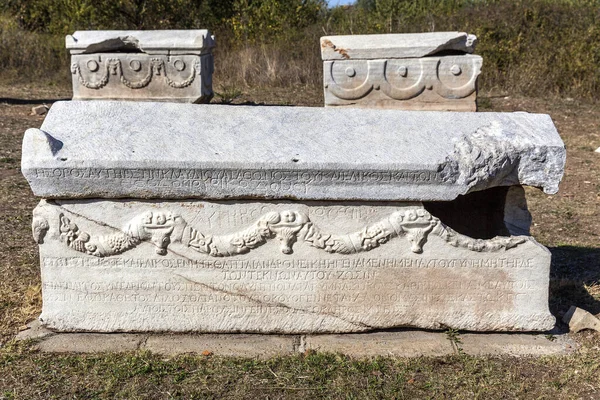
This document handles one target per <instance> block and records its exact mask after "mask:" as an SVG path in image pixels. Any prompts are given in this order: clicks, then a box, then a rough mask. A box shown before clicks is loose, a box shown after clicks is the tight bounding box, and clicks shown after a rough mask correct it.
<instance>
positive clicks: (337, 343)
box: [303, 331, 454, 357]
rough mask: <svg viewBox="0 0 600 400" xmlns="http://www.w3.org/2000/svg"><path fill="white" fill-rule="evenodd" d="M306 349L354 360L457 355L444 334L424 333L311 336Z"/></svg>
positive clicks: (305, 344)
mask: <svg viewBox="0 0 600 400" xmlns="http://www.w3.org/2000/svg"><path fill="white" fill-rule="evenodd" d="M303 349H304V350H314V351H326V352H333V353H342V354H346V355H349V356H353V357H375V356H394V357H441V356H447V355H451V354H453V353H454V350H453V349H452V345H451V343H450V341H449V340H448V339H447V338H446V336H445V335H444V334H443V333H434V332H423V331H399V332H373V333H354V334H352V333H351V334H338V335H309V336H306V338H305V339H304V344H303Z"/></svg>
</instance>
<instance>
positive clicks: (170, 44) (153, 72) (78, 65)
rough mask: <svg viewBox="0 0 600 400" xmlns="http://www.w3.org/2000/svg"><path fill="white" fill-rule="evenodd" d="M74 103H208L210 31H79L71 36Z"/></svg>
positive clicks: (210, 63) (210, 84)
mask: <svg viewBox="0 0 600 400" xmlns="http://www.w3.org/2000/svg"><path fill="white" fill-rule="evenodd" d="M66 41H67V49H69V50H70V52H71V74H72V81H73V99H76V100H90V99H103V100H107V99H117V100H119V99H120V100H136V101H169V102H185V103H206V102H208V101H210V99H211V98H212V96H213V91H212V73H213V70H214V66H213V56H212V54H211V52H212V48H213V47H214V38H213V37H212V36H211V35H210V33H209V32H208V31H206V30H191V31H79V32H75V33H74V34H73V35H72V36H71V35H69V36H67V39H66Z"/></svg>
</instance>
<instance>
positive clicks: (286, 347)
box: [37, 331, 577, 358]
mask: <svg viewBox="0 0 600 400" xmlns="http://www.w3.org/2000/svg"><path fill="white" fill-rule="evenodd" d="M549 338H550V337H546V336H544V335H532V334H486V333H478V334H459V335H458V339H459V340H460V341H461V343H458V344H457V346H458V347H459V348H460V350H458V347H456V346H455V345H453V344H452V342H451V341H450V340H449V338H448V336H447V334H446V333H445V332H426V331H391V332H372V333H360V334H343V335H340V334H338V335H307V336H304V335H302V336H300V335H286V336H275V335H258V334H254V335H248V334H235V333H233V334H222V335H215V334H171V335H166V334H149V335H140V334H96V333H80V334H70V333H57V334H55V336H54V337H52V338H49V337H43V338H40V339H39V342H38V344H37V348H38V349H39V350H40V351H43V352H50V353H53V352H61V353H64V352H73V353H93V352H124V351H135V350H138V349H139V350H145V351H151V352H152V353H157V354H162V355H165V356H175V355H178V354H190V353H191V354H196V355H214V356H217V357H249V358H269V357H278V356H286V355H293V354H298V353H305V352H307V351H317V352H332V353H342V354H345V355H348V356H351V357H357V358H369V357H377V356H391V357H407V358H410V357H443V356H447V355H450V354H453V353H457V352H458V351H461V352H463V353H466V354H470V355H474V356H546V355H565V354H569V353H571V352H573V351H575V350H577V344H576V343H575V341H573V340H572V339H571V338H569V337H568V336H566V335H561V336H553V337H551V339H549Z"/></svg>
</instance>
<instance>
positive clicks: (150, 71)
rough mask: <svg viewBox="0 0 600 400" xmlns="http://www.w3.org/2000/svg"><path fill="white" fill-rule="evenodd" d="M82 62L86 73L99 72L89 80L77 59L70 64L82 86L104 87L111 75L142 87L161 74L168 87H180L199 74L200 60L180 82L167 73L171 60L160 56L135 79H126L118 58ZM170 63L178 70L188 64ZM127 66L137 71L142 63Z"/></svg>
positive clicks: (187, 84)
mask: <svg viewBox="0 0 600 400" xmlns="http://www.w3.org/2000/svg"><path fill="white" fill-rule="evenodd" d="M82 62H83V63H84V64H85V69H86V70H87V71H89V72H87V74H99V76H100V77H99V78H98V79H97V80H95V81H91V80H90V79H88V78H86V77H84V74H83V73H82V67H81V65H80V62H78V61H76V62H73V63H72V64H71V73H72V74H73V75H76V76H77V79H78V81H79V83H80V84H81V85H82V86H85V87H86V88H88V89H95V90H97V89H102V88H103V87H105V86H106V85H107V84H108V82H109V80H110V77H111V75H112V76H116V77H118V79H119V81H120V82H121V83H122V84H123V85H124V86H126V87H128V88H130V89H142V88H144V87H146V86H148V85H149V84H150V82H151V81H152V79H153V78H154V77H157V76H163V77H164V81H165V82H166V83H167V85H169V86H170V87H172V88H174V89H182V88H186V87H188V86H190V85H191V84H192V82H194V79H195V78H196V75H200V74H201V69H200V60H196V61H194V62H192V63H190V65H189V69H190V72H189V75H188V77H187V78H186V79H184V80H183V81H181V82H176V81H175V80H173V79H171V77H169V75H168V73H167V68H166V64H168V63H171V61H168V60H167V61H165V60H164V59H162V58H152V59H150V60H149V61H148V65H147V67H146V68H147V70H146V74H145V75H144V77H143V78H141V79H139V80H137V81H132V80H129V79H127V78H126V77H125V75H124V74H123V65H122V62H121V60H120V59H118V58H107V59H106V61H105V62H104V63H103V65H102V66H101V65H100V63H99V62H98V61H97V60H96V59H89V60H82ZM172 64H173V66H172V68H174V69H176V70H178V71H183V70H184V69H185V68H186V67H187V66H188V65H186V63H185V62H184V61H183V60H181V59H176V60H174V61H172ZM129 68H130V69H132V70H133V71H135V72H138V71H140V70H141V69H142V68H143V65H142V62H141V61H139V60H132V61H131V62H130V65H129ZM209 75H210V73H209Z"/></svg>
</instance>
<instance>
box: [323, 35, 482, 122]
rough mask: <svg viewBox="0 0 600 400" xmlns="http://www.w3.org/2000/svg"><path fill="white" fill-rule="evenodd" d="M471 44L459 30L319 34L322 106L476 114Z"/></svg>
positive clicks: (475, 59)
mask: <svg viewBox="0 0 600 400" xmlns="http://www.w3.org/2000/svg"><path fill="white" fill-rule="evenodd" d="M476 40H477V38H476V37H475V36H474V35H469V34H466V33H464V32H435V33H417V34H388V35H351V36H324V37H322V38H321V57H322V59H323V85H324V89H325V106H353V107H365V108H395V109H402V110H438V111H476V108H477V105H476V102H475V100H476V98H477V78H478V76H479V73H480V71H481V65H482V58H481V57H480V56H477V55H473V54H470V53H472V52H473V50H474V46H475V42H476Z"/></svg>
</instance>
